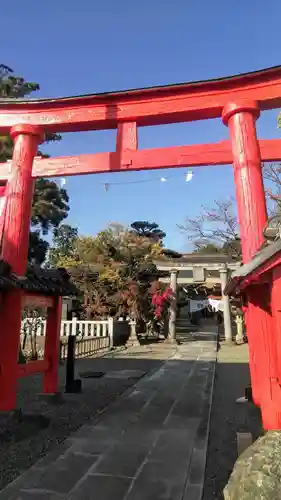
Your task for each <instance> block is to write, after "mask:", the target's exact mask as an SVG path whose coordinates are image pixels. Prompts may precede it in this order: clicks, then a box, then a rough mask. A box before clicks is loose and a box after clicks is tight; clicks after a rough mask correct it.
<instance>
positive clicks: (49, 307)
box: [0, 260, 77, 411]
mask: <svg viewBox="0 0 281 500" xmlns="http://www.w3.org/2000/svg"><path fill="white" fill-rule="evenodd" d="M76 292H77V290H76V288H75V286H74V285H73V284H72V283H71V281H70V275H69V274H68V273H67V272H66V271H65V270H64V269H41V268H39V267H35V266H28V268H27V271H26V273H25V276H17V275H16V274H14V273H13V272H12V269H11V266H10V265H9V264H8V263H7V262H5V261H3V260H0V313H1V318H2V320H3V322H2V323H1V328H5V330H4V331H5V335H6V336H7V339H6V351H5V358H4V359H5V362H2V364H1V375H2V376H3V377H5V380H7V381H9V383H7V385H6V386H4V387H1V394H2V395H1V399H0V410H2V411H4V410H11V409H13V408H15V401H16V382H17V379H18V378H21V377H25V376H27V375H33V374H35V373H42V374H43V387H42V393H44V394H56V393H57V392H58V367H59V353H60V325H61V302H62V297H63V296H65V295H68V296H69V295H74V294H76ZM15 293H20V294H21V308H22V309H24V308H40V309H45V310H46V335H45V347H44V359H39V360H36V361H27V362H26V363H24V364H18V355H19V350H20V331H19V335H18V343H17V365H16V369H15V367H14V363H13V361H14V359H13V354H14V345H13V339H12V337H11V335H10V330H9V328H10V320H9V322H8V321H7V312H8V310H7V307H8V306H7V299H9V297H10V296H13V294H15ZM5 320H6V323H5Z"/></svg>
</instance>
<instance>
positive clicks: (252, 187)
mask: <svg viewBox="0 0 281 500" xmlns="http://www.w3.org/2000/svg"><path fill="white" fill-rule="evenodd" d="M259 114H260V111H259V108H258V105H257V103H256V102H254V101H249V102H246V101H244V102H234V103H229V104H228V105H227V106H226V107H225V108H224V110H223V116H222V118H223V122H224V124H225V125H228V128H229V132H230V140H231V146H232V154H233V169H234V181H235V188H236V200H237V211H238V221H239V226H240V236H241V244H242V254H243V261H244V263H247V262H248V261H249V260H251V258H252V257H253V255H254V254H255V253H256V251H257V250H258V249H259V248H260V246H261V244H262V242H263V229H264V227H265V225H266V221H267V211H266V202H265V193H264V186H263V179H262V170H261V157H260V150H259V144H258V141H257V134H256V127H255V121H256V119H257V118H258V117H259ZM254 301H255V300H254V298H253V300H251V294H249V295H248V309H247V314H246V325H247V333H248V338H249V354H250V370H251V379H252V390H253V398H254V401H255V403H256V404H259V403H260V400H261V397H260V392H261V390H262V389H261V387H262V386H263V380H264V379H265V377H266V378H267V377H268V376H269V374H268V373H267V371H266V370H265V369H264V368H263V367H262V364H263V360H264V356H265V355H266V353H267V352H268V350H267V348H266V346H265V345H264V340H263V339H264V336H261V335H260V334H259V332H260V325H266V324H267V318H266V317H265V316H266V315H267V313H266V312H265V311H264V310H263V309H261V308H259V307H256V306H254V305H253V302H254Z"/></svg>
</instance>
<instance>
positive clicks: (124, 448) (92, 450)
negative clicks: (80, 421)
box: [0, 333, 216, 500]
mask: <svg viewBox="0 0 281 500" xmlns="http://www.w3.org/2000/svg"><path fill="white" fill-rule="evenodd" d="M215 360H216V339H215V336H214V335H212V334H208V333H204V334H203V335H200V336H198V337H197V339H196V336H195V337H194V340H193V341H189V342H186V343H184V344H182V345H180V346H178V347H177V348H176V349H174V351H173V356H172V358H170V359H169V360H167V361H166V362H165V363H164V364H163V365H162V366H161V367H160V368H159V369H158V370H157V371H155V372H154V373H152V374H151V373H150V374H149V375H147V376H145V377H143V378H142V379H140V380H139V381H138V382H137V384H136V385H135V386H134V387H133V388H132V389H129V390H128V391H127V392H126V393H125V394H124V395H123V396H122V397H120V398H119V399H118V400H117V401H116V402H115V403H114V404H112V405H111V406H109V407H108V408H107V409H106V410H105V411H104V412H103V413H101V414H100V416H99V418H96V419H95V421H94V422H92V424H89V425H87V426H83V427H81V428H80V430H79V431H78V432H76V433H75V434H73V435H72V437H71V438H69V439H67V440H66V441H65V442H64V443H62V444H61V445H59V446H58V447H57V448H56V449H55V451H54V452H52V453H51V454H49V455H47V456H46V457H45V458H44V459H42V460H41V461H39V462H38V463H37V464H36V465H35V466H33V467H32V468H31V469H29V470H28V471H27V472H26V473H24V474H23V475H22V476H20V477H19V478H18V479H17V480H16V481H14V482H13V483H11V484H10V485H8V486H7V487H6V488H5V489H4V490H3V491H2V492H1V493H0V500H4V499H5V500H8V499H9V500H31V499H32V500H40V499H42V500H43V499H44V500H65V499H68V500H90V499H95V500H162V499H163V500H164V499H165V500H199V499H200V498H201V495H202V488H203V481H204V471H205V461H206V450H207V442H208V430H209V417H210V406H211V399H212V391H213V381H214V368H215ZM93 397H95V396H94V394H93Z"/></svg>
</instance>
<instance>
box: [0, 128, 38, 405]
mask: <svg viewBox="0 0 281 500" xmlns="http://www.w3.org/2000/svg"><path fill="white" fill-rule="evenodd" d="M11 137H12V138H13V140H14V152H13V159H12V174H11V178H10V179H9V182H8V184H7V187H6V192H5V194H6V196H7V198H6V213H5V224H4V228H3V240H2V259H4V260H6V261H7V262H8V263H9V264H10V265H11V266H12V270H13V272H14V273H16V274H18V275H19V276H23V275H24V274H25V271H26V263H27V255H28V241H29V228H30V215H31V203H32V194H33V181H32V164H33V159H34V156H35V155H36V153H37V148H38V144H39V143H40V142H42V140H43V134H42V131H41V129H40V128H39V127H36V126H33V125H25V124H22V125H17V126H15V127H13V128H12V129H11ZM21 300H22V292H21V290H13V291H11V292H9V293H7V294H5V297H4V301H3V304H2V307H1V310H0V346H1V349H0V411H1V410H2V411H9V410H12V409H14V408H15V404H16V380H17V362H18V355H19V342H20V327H21Z"/></svg>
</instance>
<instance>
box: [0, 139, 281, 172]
mask: <svg viewBox="0 0 281 500" xmlns="http://www.w3.org/2000/svg"><path fill="white" fill-rule="evenodd" d="M259 146H260V151H261V158H262V161H264V162H274V161H279V160H281V140H280V139H273V140H260V141H259ZM126 159H127V160H128V162H127V164H126V165H124V164H123V165H122V164H121V162H120V156H119V155H118V154H117V153H115V152H112V153H94V154H85V155H79V156H62V157H57V158H55V157H53V158H38V157H37V158H35V160H34V163H33V169H32V176H33V177H41V176H44V177H59V176H63V177H66V176H69V175H83V174H84V175H86V174H96V173H106V172H119V171H123V170H125V171H138V170H157V169H162V168H178V167H184V168H185V167H200V166H204V165H210V166H211V165H230V164H231V163H232V151H231V145H230V142H229V141H221V142H218V143H214V144H200V145H197V144H196V145H191V146H175V147H169V148H157V149H147V150H145V149H141V150H137V151H133V150H131V151H130V152H128V153H127V158H126ZM10 175H11V174H10V164H9V163H3V164H1V165H0V179H2V180H4V179H8V178H9V176H10Z"/></svg>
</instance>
